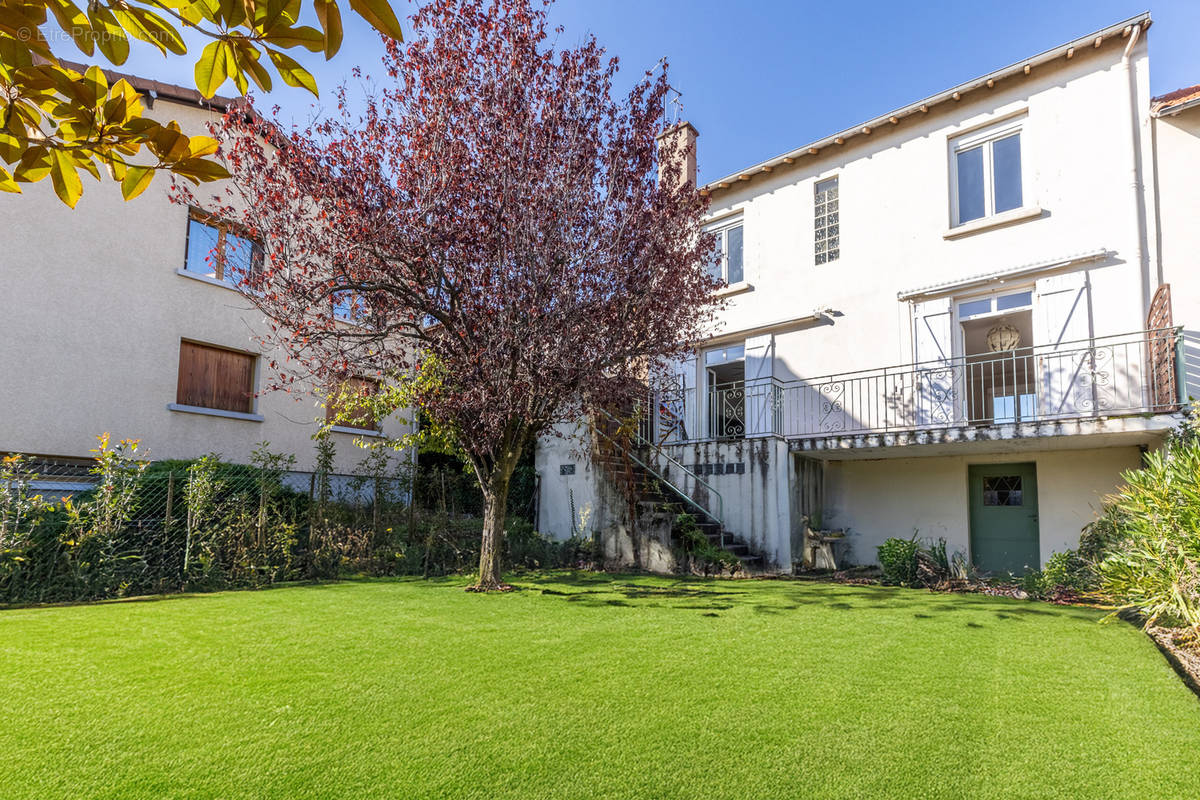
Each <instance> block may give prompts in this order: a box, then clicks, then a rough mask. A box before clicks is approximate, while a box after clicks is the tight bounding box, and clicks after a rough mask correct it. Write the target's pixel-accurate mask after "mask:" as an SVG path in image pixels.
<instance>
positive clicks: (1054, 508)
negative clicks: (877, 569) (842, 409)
mask: <svg viewBox="0 0 1200 800" xmlns="http://www.w3.org/2000/svg"><path fill="white" fill-rule="evenodd" d="M1015 462H1022V463H1025V462H1034V463H1036V464H1037V481H1038V516H1039V519H1038V523H1039V549H1040V553H1041V559H1042V562H1043V563H1045V560H1046V559H1047V558H1049V557H1050V555H1051V554H1053V553H1055V552H1061V551H1063V550H1066V549H1069V548H1070V549H1073V548H1075V547H1078V545H1079V533H1080V530H1081V529H1082V528H1083V526H1084V525H1086V524H1087V523H1088V522H1090V521H1092V520H1093V519H1094V518H1095V513H1096V511H1097V510H1098V509H1099V508H1100V505H1101V498H1102V497H1103V496H1104V495H1105V494H1107V493H1109V492H1111V491H1113V490H1114V489H1116V488H1117V487H1118V486H1119V485H1120V484H1121V479H1120V475H1121V472H1123V471H1124V470H1128V469H1136V468H1137V467H1138V466H1139V465H1140V464H1141V451H1140V450H1139V449H1138V448H1137V447H1107V448H1102V449H1095V450H1052V451H1038V452H1030V453H1028V454H1021V455H1015V454H1012V453H1007V454H1003V455H981V456H973V457H967V456H940V457H930V458H891V459H881V460H874V461H840V462H830V463H829V464H828V466H827V467H826V477H825V525H826V527H829V528H843V529H845V530H846V531H847V534H848V537H849V538H848V541H849V543H850V547H851V555H850V558H851V560H852V561H853V562H854V563H864V564H872V563H876V548H877V547H878V546H879V545H880V544H882V543H883V541H884V540H885V539H887V538H888V537H892V536H895V537H899V538H909V537H911V536H912V535H913V532H914V531H916V533H917V536H918V538H920V539H924V540H937V539H940V538H941V539H945V540H946V543H947V547H948V549H949V550H950V551H951V552H953V551H960V552H962V553H964V554H968V552H969V549H970V548H969V521H968V520H969V513H970V508H969V505H968V496H967V468H968V467H969V466H970V465H971V464H993V463H1015Z"/></svg>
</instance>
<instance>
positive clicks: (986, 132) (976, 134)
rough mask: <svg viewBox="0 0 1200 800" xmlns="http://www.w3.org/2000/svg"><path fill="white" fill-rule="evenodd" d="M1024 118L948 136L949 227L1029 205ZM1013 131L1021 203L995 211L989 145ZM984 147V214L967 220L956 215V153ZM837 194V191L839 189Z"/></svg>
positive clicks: (992, 216) (994, 193)
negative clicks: (1018, 157) (1018, 136)
mask: <svg viewBox="0 0 1200 800" xmlns="http://www.w3.org/2000/svg"><path fill="white" fill-rule="evenodd" d="M1027 121H1028V120H1027V118H1026V117H1025V116H1024V115H1022V116H1020V117H1017V118H1016V119H1007V120H1005V121H1003V122H1000V123H997V124H996V125H990V126H988V127H986V128H982V129H980V130H976V131H971V132H969V133H965V134H963V135H961V136H958V137H956V138H953V139H951V140H950V227H951V228H957V227H959V226H960V225H970V224H973V223H979V222H983V221H986V220H989V219H993V218H995V217H997V216H999V215H1001V214H1011V213H1013V212H1015V211H1019V210H1020V209H1023V208H1028V207H1029V206H1031V205H1032V203H1031V202H1030V191H1029V189H1030V186H1029V166H1028V165H1029V159H1028V157H1027V156H1028V152H1029V150H1028V143H1029V137H1028V136H1027V135H1026V129H1027V126H1026V122H1027ZM1015 133H1019V134H1021V205H1019V206H1017V207H1016V208H1010V209H1006V210H1004V211H1000V212H997V211H996V192H995V178H994V173H993V170H994V166H993V156H992V145H993V144H994V143H995V142H996V141H998V140H1000V139H1006V138H1008V137H1009V136H1012V135H1013V134H1015ZM981 146H982V147H983V148H984V149H983V216H982V217H975V218H973V219H969V220H961V219H959V202H958V154H959V153H962V152H964V151H967V150H973V149H974V148H976V147H981ZM839 194H840V192H839Z"/></svg>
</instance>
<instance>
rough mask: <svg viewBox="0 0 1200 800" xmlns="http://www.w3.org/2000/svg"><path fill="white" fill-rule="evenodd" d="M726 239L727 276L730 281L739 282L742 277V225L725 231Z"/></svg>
mask: <svg viewBox="0 0 1200 800" xmlns="http://www.w3.org/2000/svg"><path fill="white" fill-rule="evenodd" d="M725 237H726V238H725V241H726V257H727V259H728V261H727V263H728V265H729V275H728V277H727V278H726V280H728V281H729V282H730V283H737V282H738V281H740V280H741V279H742V226H741V225H739V226H737V227H736V228H730V229H729V230H728V231H727V232H726V233H725Z"/></svg>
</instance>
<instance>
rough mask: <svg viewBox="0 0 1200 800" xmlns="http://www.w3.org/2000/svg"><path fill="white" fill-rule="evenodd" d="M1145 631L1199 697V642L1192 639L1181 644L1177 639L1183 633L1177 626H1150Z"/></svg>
mask: <svg viewBox="0 0 1200 800" xmlns="http://www.w3.org/2000/svg"><path fill="white" fill-rule="evenodd" d="M1146 633H1147V635H1149V636H1150V638H1151V639H1152V640H1153V641H1154V643H1155V644H1156V645H1158V649H1159V650H1160V651H1162V654H1163V655H1164V656H1166V659H1167V662H1168V663H1170V665H1171V666H1172V667H1174V668H1175V671H1176V672H1177V673H1179V677H1180V678H1182V679H1183V682H1184V683H1186V684H1187V686H1188V688H1189V689H1191V690H1192V691H1193V692H1195V693H1196V696H1197V697H1200V642H1197V641H1195V640H1193V641H1191V642H1189V643H1188V644H1187V645H1186V646H1185V645H1183V644H1182V643H1181V642H1179V641H1177V639H1179V638H1180V637H1182V636H1184V635H1185V634H1184V633H1183V632H1182V631H1180V629H1178V628H1160V627H1158V626H1152V627H1150V628H1147V629H1146Z"/></svg>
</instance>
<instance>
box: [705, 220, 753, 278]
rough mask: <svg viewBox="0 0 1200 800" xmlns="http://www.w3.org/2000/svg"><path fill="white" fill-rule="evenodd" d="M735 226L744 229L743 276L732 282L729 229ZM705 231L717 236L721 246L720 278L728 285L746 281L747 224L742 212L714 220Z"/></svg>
mask: <svg viewBox="0 0 1200 800" xmlns="http://www.w3.org/2000/svg"><path fill="white" fill-rule="evenodd" d="M734 228H741V229H742V277H740V278H738V279H737V280H736V281H733V282H732V283H731V282H730V280H729V236H728V234H729V231H731V230H733V229H734ZM704 232H705V233H711V234H713V235H714V236H716V237H717V242H718V245H719V246H720V248H721V275H720V279H721V280H722V281H724V282H725V285H726V286H730V285H736V284H739V283H745V281H746V226H745V219H744V217H743V216H742V215H741V214H736V215H734V216H730V217H726V218H724V219H722V220H719V221H717V222H713V223H711V224H709V225H708V226H706V227H705V228H704Z"/></svg>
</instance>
